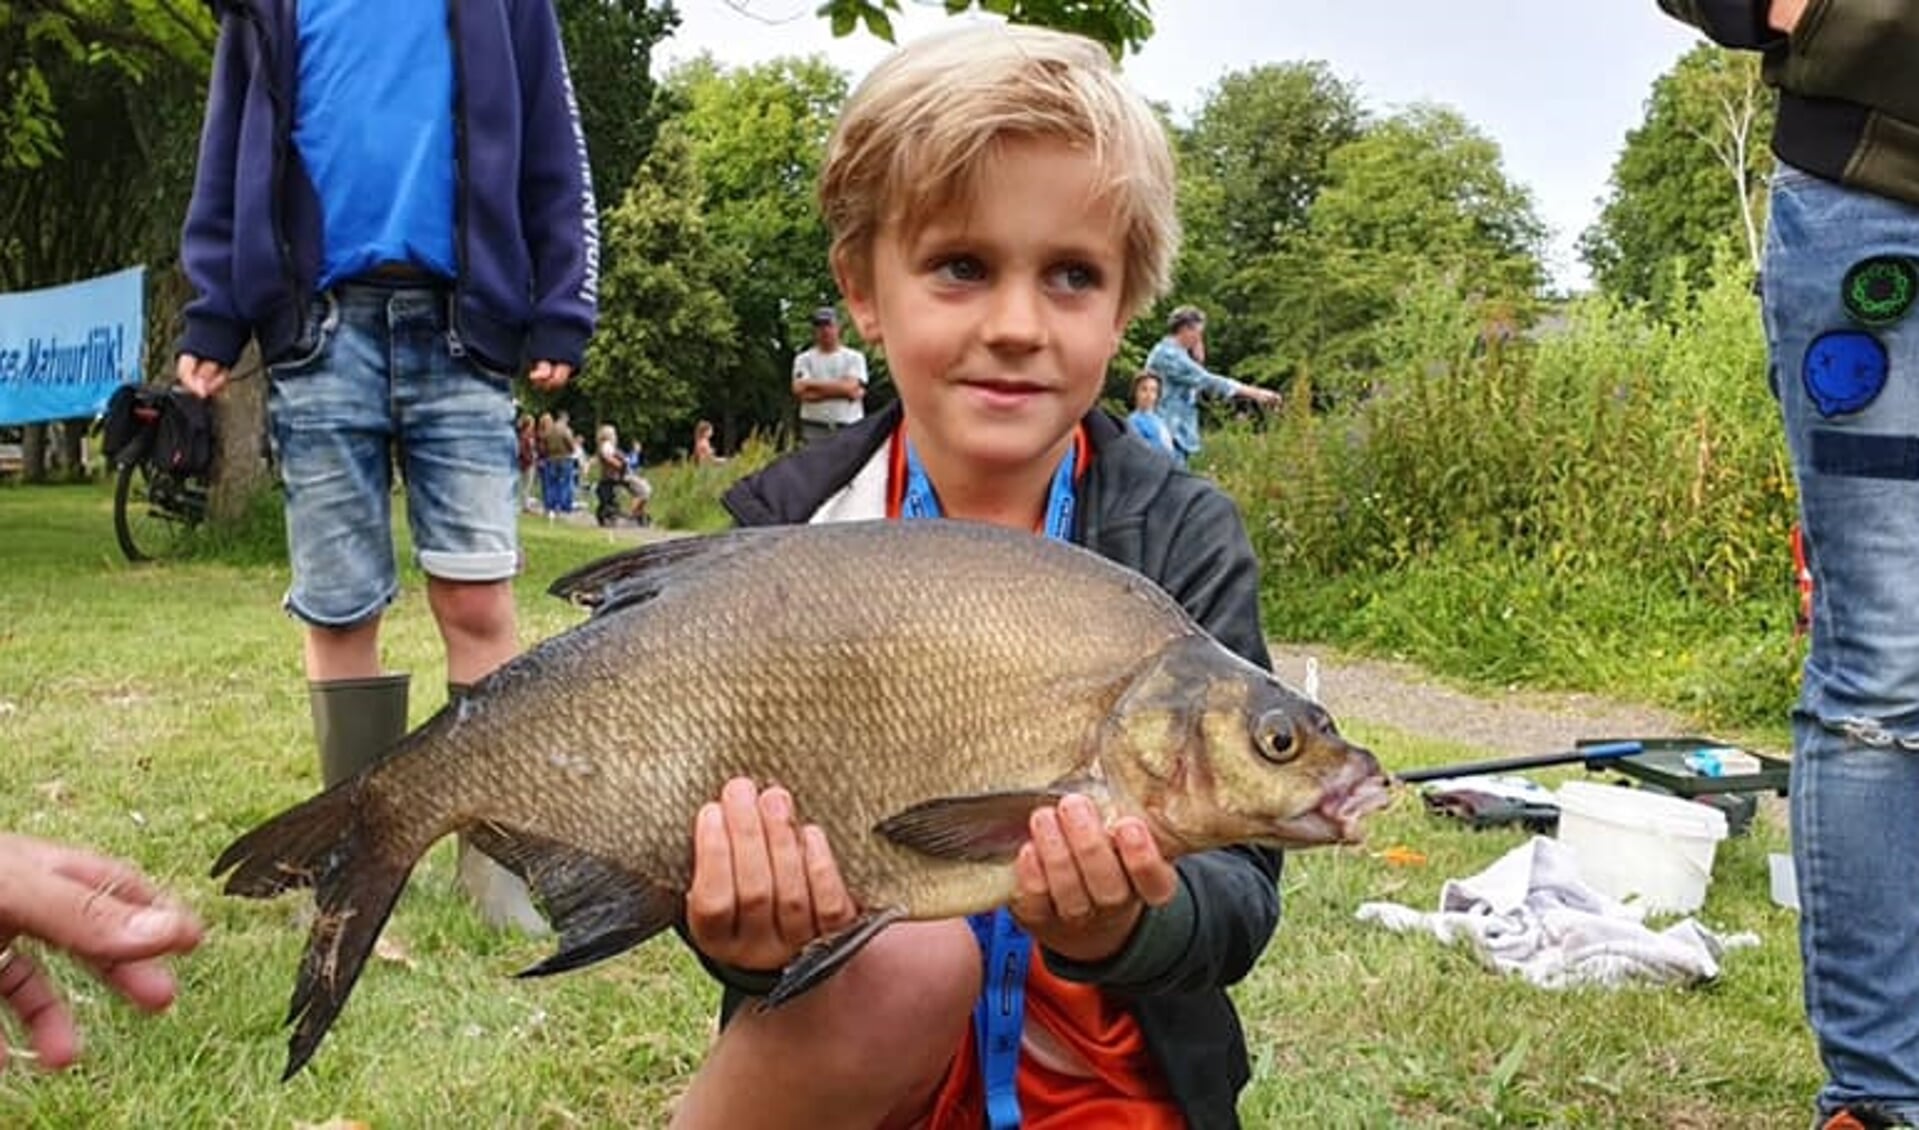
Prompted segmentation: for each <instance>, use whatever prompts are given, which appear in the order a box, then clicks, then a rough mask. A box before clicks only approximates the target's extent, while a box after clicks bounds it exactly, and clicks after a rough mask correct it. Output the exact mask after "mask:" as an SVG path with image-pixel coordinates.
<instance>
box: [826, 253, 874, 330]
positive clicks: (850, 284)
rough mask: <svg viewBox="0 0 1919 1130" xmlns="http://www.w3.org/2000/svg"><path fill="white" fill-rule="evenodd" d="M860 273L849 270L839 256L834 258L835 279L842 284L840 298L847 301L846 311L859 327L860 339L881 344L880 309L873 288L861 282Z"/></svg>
mask: <svg viewBox="0 0 1919 1130" xmlns="http://www.w3.org/2000/svg"><path fill="white" fill-rule="evenodd" d="M858 274H859V272H857V271H853V270H849V269H847V266H846V264H845V263H844V262H843V261H841V259H840V258H839V257H838V256H834V258H833V279H834V281H835V282H837V283H839V284H840V297H841V298H844V299H846V311H847V313H849V314H851V315H853V324H854V325H856V326H858V327H859V330H860V339H861V340H862V341H866V342H869V343H871V344H873V345H878V344H880V319H879V309H878V307H877V306H876V305H875V304H874V302H873V295H872V292H871V291H872V288H871V287H869V286H868V285H867V284H865V283H863V282H861V281H860V279H859V278H858V277H857V276H858Z"/></svg>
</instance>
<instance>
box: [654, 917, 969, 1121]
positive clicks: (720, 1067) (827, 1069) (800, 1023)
mask: <svg viewBox="0 0 1919 1130" xmlns="http://www.w3.org/2000/svg"><path fill="white" fill-rule="evenodd" d="M979 988H980V954H979V943H978V942H976V941H974V939H973V932H972V930H970V929H969V928H968V927H967V925H966V923H965V922H963V921H949V922H908V923H902V924H899V925H896V926H891V927H889V928H887V929H886V931H885V932H883V933H882V934H880V936H879V937H877V938H875V939H874V940H873V941H872V942H871V943H870V944H869V945H868V946H867V947H866V948H865V949H864V950H862V951H860V953H859V956H857V957H855V958H854V959H853V960H852V961H851V962H850V963H848V965H847V967H846V968H845V969H843V970H841V971H840V972H839V973H838V974H836V975H834V976H833V977H832V978H831V979H830V980H828V981H827V982H826V983H825V984H823V985H821V986H820V987H819V988H816V989H814V990H813V991H811V992H809V993H807V994H805V995H804V996H802V997H800V998H799V999H798V1000H795V1001H793V1002H791V1003H790V1004H786V1005H783V1006H781V1007H779V1008H777V1009H774V1010H773V1011H771V1012H759V1011H757V1010H755V1009H754V1008H753V1006H752V1005H751V1004H749V1005H747V1006H745V1007H744V1008H742V1009H741V1010H740V1011H739V1013H737V1014H736V1015H735V1016H734V1018H733V1022H732V1023H731V1024H728V1025H727V1026H726V1029H725V1031H723V1032H721V1033H720V1038H719V1040H718V1041H717V1042H715V1043H714V1045H713V1050H712V1052H711V1053H710V1054H709V1055H708V1056H707V1058H706V1062H705V1063H704V1064H703V1065H702V1066H701V1067H700V1069H699V1071H698V1072H697V1073H696V1074H695V1075H694V1076H693V1082H692V1084H691V1085H690V1086H689V1087H688V1088H687V1091H686V1094H685V1095H684V1096H683V1097H682V1098H681V1100H680V1105H679V1109H678V1110H677V1111H675V1112H674V1116H673V1126H674V1128H675V1130H708V1128H713V1130H719V1128H728V1130H730V1128H737V1127H743V1126H751V1127H753V1128H754V1130H780V1128H783V1127H792V1128H793V1130H836V1128H840V1127H844V1128H846V1130H873V1128H874V1127H876V1126H887V1127H891V1126H911V1125H913V1124H915V1123H916V1122H917V1121H918V1120H919V1119H920V1118H921V1117H922V1116H923V1115H924V1114H925V1113H926V1108H927V1107H928V1106H929V1105H930V1104H931V1103H932V1101H933V1099H934V1097H935V1096H937V1094H938V1093H939V1087H940V1084H941V1082H942V1081H943V1080H944V1079H945V1077H946V1072H947V1068H948V1066H949V1065H950V1064H951V1062H952V1059H953V1055H954V1053H955V1052H957V1051H958V1050H959V1048H960V1046H961V1041H962V1040H964V1039H966V1036H967V1031H968V1025H969V1024H970V1023H971V1019H972V1012H973V1002H974V1000H975V999H976V998H977V997H978V996H979Z"/></svg>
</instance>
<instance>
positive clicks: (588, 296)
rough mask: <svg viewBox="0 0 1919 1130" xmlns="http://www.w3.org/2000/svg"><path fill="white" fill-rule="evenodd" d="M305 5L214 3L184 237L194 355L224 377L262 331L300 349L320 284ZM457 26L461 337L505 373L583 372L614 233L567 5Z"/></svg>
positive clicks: (276, 348) (462, 18)
mask: <svg viewBox="0 0 1919 1130" xmlns="http://www.w3.org/2000/svg"><path fill="white" fill-rule="evenodd" d="M296 2H297V0H213V7H214V10H215V12H216V13H218V14H219V15H220V17H221V19H220V39H219V43H218V45H217V46H216V48H215V50H214V57H213V81H212V84H211V87H210V89H209V91H208V95H207V111H206V123H205V127H204V129H203V130H202V133H201V138H200V160H199V167H198V170H197V172H196V173H195V176H194V184H193V201H192V203H191V204H190V205H189V206H188V208H187V220H186V228H185V231H184V233H183V235H182V240H181V252H180V259H181V263H182V266H183V267H184V268H185V270H186V275H187V280H188V281H189V282H190V283H191V284H192V286H193V289H194V292H195V293H194V297H193V299H192V301H190V302H189V303H188V304H187V308H186V330H185V332H184V333H183V334H182V335H181V339H180V350H181V352H184V353H191V354H193V355H195V356H197V357H203V358H207V359H209V360H213V361H217V362H220V363H221V364H224V365H231V364H233V363H234V362H235V361H236V360H237V359H238V358H239V356H240V351H241V350H242V349H243V348H244V347H245V346H246V343H247V339H248V338H249V337H258V338H259V341H260V352H261V356H262V357H264V358H266V359H267V360H269V361H272V360H275V359H277V358H279V357H282V356H284V355H285V354H286V353H287V352H288V351H289V350H290V349H292V347H293V346H294V344H295V343H296V342H297V341H298V340H299V338H300V335H301V333H302V331H303V329H304V327H305V322H306V314H307V308H308V305H309V303H310V302H311V300H312V298H313V285H314V280H315V279H316V278H317V277H318V275H319V272H320V257H321V247H322V235H321V221H320V215H321V213H320V201H319V197H318V196H317V195H316V194H315V192H314V189H313V185H312V183H311V182H310V181H309V180H308V178H307V175H306V173H305V171H304V170H303V169H302V168H301V166H300V157H299V152H298V150H297V149H296V148H295V146H294V145H293V142H292V132H293V121H292V109H293V106H294V104H295V103H294V97H293V95H294V82H295V78H294V76H295V75H296V74H298V60H297V59H296V57H295V56H296V55H297V52H298V35H297V28H298V22H297V20H296V16H295V12H294V6H295V4H296ZM405 2H408V3H417V2H419V0H405ZM447 19H448V25H449V28H450V30H451V33H452V38H453V65H454V76H455V80H454V84H455V88H456V91H457V94H456V98H455V104H454V108H455V115H456V120H455V123H454V128H455V138H456V141H455V149H456V160H457V163H458V168H456V169H455V171H454V212H455V232H454V248H455V252H456V254H457V255H458V256H459V263H460V274H459V278H457V279H456V280H455V281H454V284H453V286H454V295H455V301H454V306H453V310H454V314H453V332H454V336H455V337H456V338H457V339H458V342H459V343H460V344H461V345H463V346H464V347H465V348H468V349H470V350H472V351H473V352H474V353H475V354H476V355H477V356H478V357H479V359H480V360H482V361H484V362H486V363H488V364H489V365H490V366H492V367H493V368H497V369H505V370H513V371H517V370H518V369H519V368H520V367H521V366H523V365H524V364H526V363H528V362H531V361H563V362H566V363H567V364H569V365H572V366H574V367H575V368H576V369H577V368H578V367H579V365H580V363H581V361H582V359H583V356H584V354H585V352H586V343H587V339H588V338H590V337H591V336H592V333H593V324H594V319H595V313H596V306H597V303H598V289H599V272H600V265H599V258H600V237H599V226H598V214H597V211H596V209H595V207H594V203H593V184H592V178H591V176H590V175H589V172H588V166H587V155H586V140H585V136H584V135H583V134H582V133H581V131H580V122H579V112H578V107H577V105H576V103H575V102H574V97H573V83H572V80H571V79H570V78H569V77H568V75H567V71H566V60H565V55H564V53H563V51H562V48H561V46H560V32H559V23H558V21H557V19H556V18H555V16H554V14H553V7H552V5H551V3H550V2H549V0H447ZM375 34H377V32H375Z"/></svg>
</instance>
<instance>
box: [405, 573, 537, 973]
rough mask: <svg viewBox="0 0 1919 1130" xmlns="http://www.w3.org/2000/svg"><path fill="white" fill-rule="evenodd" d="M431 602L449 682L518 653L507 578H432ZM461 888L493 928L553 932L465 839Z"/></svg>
mask: <svg viewBox="0 0 1919 1130" xmlns="http://www.w3.org/2000/svg"><path fill="white" fill-rule="evenodd" d="M426 598H427V606H428V607H429V608H431V609H432V610H433V620H434V623H436V624H437V625H439V628H440V639H441V640H443V641H444V642H445V644H446V681H447V682H448V683H449V684H452V685H454V686H459V687H468V686H471V685H473V684H474V683H476V682H478V681H479V680H481V679H483V678H485V677H486V676H487V675H489V674H491V673H492V672H493V669H494V668H496V667H498V666H500V665H501V664H502V663H505V662H506V661H507V660H509V659H511V658H513V657H514V656H515V655H516V654H518V653H519V638H518V630H517V628H516V626H515V623H514V615H513V587H512V583H511V582H509V581H484V582H474V581H449V580H444V579H442V578H439V577H428V578H427V582H426ZM457 869H458V873H459V880H460V887H461V888H462V889H463V890H465V891H466V893H467V897H469V898H471V899H472V900H473V901H474V903H475V904H477V905H478V906H479V908H480V917H481V918H483V919H485V921H486V922H487V924H488V925H491V926H494V927H496V928H497V927H506V926H511V927H514V928H516V929H518V930H520V931H521V932H522V933H525V934H529V935H532V936H535V937H538V936H541V935H544V934H547V933H549V932H550V930H549V928H548V926H547V924H546V919H545V918H544V917H542V916H541V914H540V912H539V911H538V910H535V909H534V907H533V900H532V898H531V896H530V895H529V894H528V892H527V888H526V884H525V883H524V882H523V881H521V879H520V877H519V876H517V875H515V874H513V873H512V872H511V871H508V870H507V869H506V868H504V867H502V866H500V865H499V864H498V863H495V862H494V861H493V860H491V859H488V858H487V857H486V856H485V855H483V854H481V852H480V851H479V850H478V849H476V848H474V847H473V846H472V844H470V843H468V842H467V841H466V840H465V839H464V838H462V839H461V841H460V855H459V862H458V864H457Z"/></svg>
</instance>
